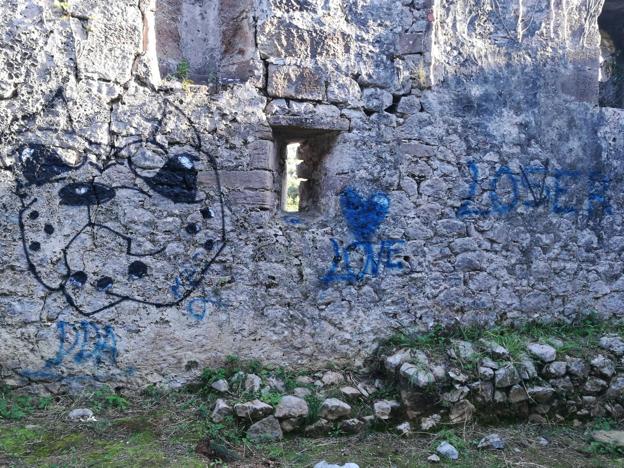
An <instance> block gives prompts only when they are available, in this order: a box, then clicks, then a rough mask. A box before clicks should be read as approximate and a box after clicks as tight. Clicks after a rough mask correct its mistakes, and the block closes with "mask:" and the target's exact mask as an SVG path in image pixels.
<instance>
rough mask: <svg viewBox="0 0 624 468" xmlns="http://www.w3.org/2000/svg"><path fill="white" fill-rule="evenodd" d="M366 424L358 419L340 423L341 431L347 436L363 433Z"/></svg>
mask: <svg viewBox="0 0 624 468" xmlns="http://www.w3.org/2000/svg"><path fill="white" fill-rule="evenodd" d="M365 426H366V423H365V422H364V421H362V420H361V419H358V418H351V419H345V420H344V421H342V422H341V423H340V429H342V430H343V431H344V432H346V433H347V434H357V433H359V432H362V430H363V429H364V427H365Z"/></svg>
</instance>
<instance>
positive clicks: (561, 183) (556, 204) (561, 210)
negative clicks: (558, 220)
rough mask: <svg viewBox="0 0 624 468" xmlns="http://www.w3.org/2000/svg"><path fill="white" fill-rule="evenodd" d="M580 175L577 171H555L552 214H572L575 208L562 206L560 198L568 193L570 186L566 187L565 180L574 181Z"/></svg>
mask: <svg viewBox="0 0 624 468" xmlns="http://www.w3.org/2000/svg"><path fill="white" fill-rule="evenodd" d="M580 175H581V174H580V173H579V172H578V171H562V170H557V171H555V173H554V177H555V191H554V193H553V204H552V205H553V206H552V210H553V213H557V214H565V213H574V212H575V211H576V208H575V207H573V206H563V205H561V203H562V200H561V198H562V196H563V195H565V194H566V193H568V192H569V189H570V186H567V185H566V179H572V180H576V179H578V178H579V177H580Z"/></svg>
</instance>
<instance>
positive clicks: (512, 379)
mask: <svg viewBox="0 0 624 468" xmlns="http://www.w3.org/2000/svg"><path fill="white" fill-rule="evenodd" d="M518 382H520V376H519V375H518V371H517V370H516V368H515V367H514V366H513V365H508V366H505V367H501V368H500V369H498V370H497V371H496V372H495V373H494V385H496V387H498V388H506V387H511V386H512V385H514V384H517V383H518Z"/></svg>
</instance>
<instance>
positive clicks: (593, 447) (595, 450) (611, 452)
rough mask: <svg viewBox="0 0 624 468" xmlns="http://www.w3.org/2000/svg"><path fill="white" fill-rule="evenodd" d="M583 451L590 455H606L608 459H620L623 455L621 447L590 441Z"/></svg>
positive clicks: (623, 451)
mask: <svg viewBox="0 0 624 468" xmlns="http://www.w3.org/2000/svg"><path fill="white" fill-rule="evenodd" d="M583 451H584V452H586V453H590V454H592V455H607V456H610V457H621V456H623V455H624V448H623V447H618V446H617V445H615V444H607V443H605V442H598V441H595V440H594V441H591V442H590V443H589V445H588V446H587V447H586V448H585V449H584V450H583Z"/></svg>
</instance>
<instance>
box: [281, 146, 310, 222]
mask: <svg viewBox="0 0 624 468" xmlns="http://www.w3.org/2000/svg"><path fill="white" fill-rule="evenodd" d="M300 146H301V143H290V144H288V145H286V166H285V170H284V182H283V184H282V187H283V189H282V209H283V210H284V211H286V212H288V213H298V212H299V209H300V205H301V184H302V183H304V182H307V179H304V178H302V177H299V166H300V165H301V163H303V159H299V147H300Z"/></svg>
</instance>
